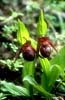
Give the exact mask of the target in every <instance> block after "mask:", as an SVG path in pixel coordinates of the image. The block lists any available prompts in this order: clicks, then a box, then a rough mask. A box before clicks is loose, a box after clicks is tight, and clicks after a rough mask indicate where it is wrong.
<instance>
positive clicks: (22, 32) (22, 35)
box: [17, 20, 30, 44]
mask: <svg viewBox="0 0 65 100" xmlns="http://www.w3.org/2000/svg"><path fill="white" fill-rule="evenodd" d="M29 38H30V37H29V32H28V30H27V28H26V27H25V25H24V24H23V22H22V21H20V20H18V33H17V39H18V41H19V43H20V44H24V43H25V42H26V41H27V40H29Z"/></svg>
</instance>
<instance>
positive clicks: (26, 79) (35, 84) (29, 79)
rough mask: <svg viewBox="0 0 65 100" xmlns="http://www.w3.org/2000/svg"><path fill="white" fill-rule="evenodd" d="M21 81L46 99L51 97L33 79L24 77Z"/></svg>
mask: <svg viewBox="0 0 65 100" xmlns="http://www.w3.org/2000/svg"><path fill="white" fill-rule="evenodd" d="M23 81H27V82H28V83H29V84H31V85H32V86H33V87H34V88H35V89H36V90H38V91H39V92H41V93H42V94H43V95H44V96H46V97H51V96H52V94H50V93H49V92H47V91H46V90H45V89H44V88H43V87H42V86H41V85H39V84H38V83H37V82H36V81H35V80H34V78H33V77H31V76H26V77H24V79H23Z"/></svg>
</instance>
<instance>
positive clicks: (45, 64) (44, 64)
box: [39, 58, 51, 76]
mask: <svg viewBox="0 0 65 100" xmlns="http://www.w3.org/2000/svg"><path fill="white" fill-rule="evenodd" d="M39 60H40V64H41V67H42V71H43V72H44V73H45V74H46V76H48V75H49V69H50V66H51V65H50V62H49V60H48V59H47V58H44V59H43V58H39Z"/></svg>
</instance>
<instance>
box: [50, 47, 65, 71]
mask: <svg viewBox="0 0 65 100" xmlns="http://www.w3.org/2000/svg"><path fill="white" fill-rule="evenodd" d="M50 63H51V65H54V64H57V65H59V66H61V68H62V70H64V69H65V46H63V47H62V48H61V50H60V52H59V53H58V54H57V55H56V56H55V57H54V58H53V59H51V60H50Z"/></svg>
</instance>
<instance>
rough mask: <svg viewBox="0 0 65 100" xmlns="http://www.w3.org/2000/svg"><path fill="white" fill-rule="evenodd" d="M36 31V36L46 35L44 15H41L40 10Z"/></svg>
mask: <svg viewBox="0 0 65 100" xmlns="http://www.w3.org/2000/svg"><path fill="white" fill-rule="evenodd" d="M37 31H38V36H44V35H46V31H47V24H46V22H45V20H44V15H43V11H42V10H41V13H40V16H39V21H38V24H37Z"/></svg>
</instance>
